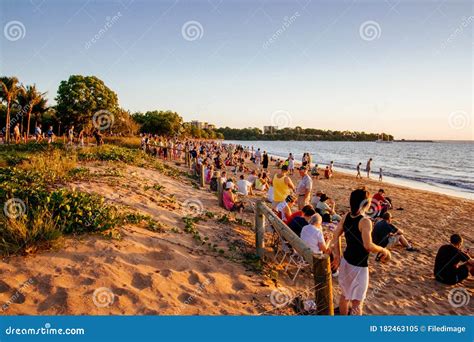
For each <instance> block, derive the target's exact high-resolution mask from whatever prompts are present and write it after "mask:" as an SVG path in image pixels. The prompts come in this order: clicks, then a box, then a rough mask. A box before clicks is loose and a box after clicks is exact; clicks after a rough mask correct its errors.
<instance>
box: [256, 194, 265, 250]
mask: <svg viewBox="0 0 474 342" xmlns="http://www.w3.org/2000/svg"><path fill="white" fill-rule="evenodd" d="M260 206H261V201H259V202H257V205H256V207H255V208H256V210H255V244H256V246H257V255H258V257H259V258H260V259H262V258H263V256H264V253H265V241H264V240H265V216H264V215H263V212H262V209H261V207H260Z"/></svg>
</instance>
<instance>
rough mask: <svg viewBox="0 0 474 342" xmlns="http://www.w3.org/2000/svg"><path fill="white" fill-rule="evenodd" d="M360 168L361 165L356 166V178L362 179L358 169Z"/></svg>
mask: <svg viewBox="0 0 474 342" xmlns="http://www.w3.org/2000/svg"><path fill="white" fill-rule="evenodd" d="M361 166H362V163H359V164H357V175H356V178H362V175H361V174H360V167H361Z"/></svg>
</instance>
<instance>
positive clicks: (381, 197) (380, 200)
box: [372, 192, 385, 210]
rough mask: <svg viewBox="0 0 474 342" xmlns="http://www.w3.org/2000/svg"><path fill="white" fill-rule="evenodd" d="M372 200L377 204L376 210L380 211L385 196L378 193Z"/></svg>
mask: <svg viewBox="0 0 474 342" xmlns="http://www.w3.org/2000/svg"><path fill="white" fill-rule="evenodd" d="M372 200H373V201H374V202H375V203H376V204H377V209H378V210H380V209H382V203H384V202H385V196H384V195H381V194H380V193H378V192H377V193H376V194H375V195H374V196H373V197H372Z"/></svg>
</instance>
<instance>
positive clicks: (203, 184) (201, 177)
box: [199, 164, 206, 188]
mask: <svg viewBox="0 0 474 342" xmlns="http://www.w3.org/2000/svg"><path fill="white" fill-rule="evenodd" d="M204 169H205V167H204V164H201V174H200V175H199V185H200V186H201V188H204V187H205V186H206V179H205V177H204Z"/></svg>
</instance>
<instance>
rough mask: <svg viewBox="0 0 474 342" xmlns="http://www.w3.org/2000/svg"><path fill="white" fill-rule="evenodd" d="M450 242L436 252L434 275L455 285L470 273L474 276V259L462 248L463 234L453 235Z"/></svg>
mask: <svg viewBox="0 0 474 342" xmlns="http://www.w3.org/2000/svg"><path fill="white" fill-rule="evenodd" d="M450 242H451V244H449V245H443V246H441V247H440V248H439V250H438V253H437V254H436V259H435V265H434V276H435V278H436V280H437V281H439V282H442V283H444V284H447V285H454V284H458V283H460V282H461V281H463V280H464V279H466V278H467V277H469V274H471V276H474V260H473V259H471V257H470V256H469V255H468V254H467V253H464V252H463V251H462V250H461V247H462V244H463V239H462V237H461V235H459V234H453V235H451V238H450Z"/></svg>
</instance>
